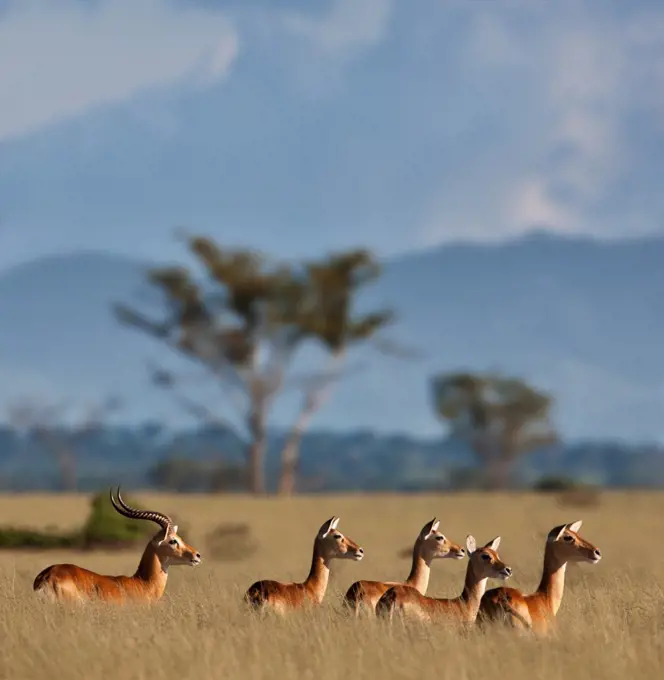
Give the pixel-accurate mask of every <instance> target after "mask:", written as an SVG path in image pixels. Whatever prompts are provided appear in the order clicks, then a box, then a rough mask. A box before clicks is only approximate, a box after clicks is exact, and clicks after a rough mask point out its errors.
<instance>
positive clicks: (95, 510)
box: [0, 492, 157, 550]
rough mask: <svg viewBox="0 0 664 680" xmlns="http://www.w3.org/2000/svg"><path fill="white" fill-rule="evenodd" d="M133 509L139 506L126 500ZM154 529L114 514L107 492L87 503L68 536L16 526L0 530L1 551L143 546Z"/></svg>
mask: <svg viewBox="0 0 664 680" xmlns="http://www.w3.org/2000/svg"><path fill="white" fill-rule="evenodd" d="M125 500H126V501H127V503H128V504H129V505H131V506H132V507H135V508H138V509H140V505H138V504H135V503H134V502H132V501H130V500H128V499H125ZM156 532H157V527H156V526H155V525H154V524H153V523H152V522H146V521H142V520H135V519H129V518H128V517H124V516H123V515H121V514H120V513H118V512H116V511H115V509H114V508H113V506H112V505H111V502H110V500H109V497H108V493H107V492H102V493H98V494H96V495H95V496H94V497H93V498H92V501H91V503H90V513H89V515H88V518H87V520H86V521H85V524H84V525H83V527H82V528H81V529H79V530H77V531H74V532H71V533H63V534H60V533H57V532H56V531H36V530H32V529H20V528H16V527H0V549H6V550H20V549H31V548H34V549H44V550H48V549H58V548H61V549H64V548H82V549H86V550H93V549H95V548H106V547H113V548H118V547H133V546H135V545H137V544H141V543H146V542H147V541H148V540H149V539H150V538H151V537H152V536H153V535H154V534H155V533H156Z"/></svg>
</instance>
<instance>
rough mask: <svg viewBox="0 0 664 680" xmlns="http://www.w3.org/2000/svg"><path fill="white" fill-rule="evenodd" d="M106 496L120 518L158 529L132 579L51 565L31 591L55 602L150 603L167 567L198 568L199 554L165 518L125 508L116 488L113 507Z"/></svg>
mask: <svg viewBox="0 0 664 680" xmlns="http://www.w3.org/2000/svg"><path fill="white" fill-rule="evenodd" d="M109 495H110V498H111V503H112V504H113V507H114V508H115V509H116V510H117V512H119V513H120V514H121V515H124V516H125V517H129V518H131V519H146V520H151V521H152V522H155V523H156V524H158V525H159V527H160V530H159V531H158V532H157V534H155V536H154V537H153V538H152V539H151V540H150V542H149V543H148V544H147V546H146V548H145V550H144V552H143V556H142V557H141V561H140V563H139V565H138V569H137V570H136V573H135V574H134V575H133V576H105V575H103V574H97V573H96V572H94V571H89V570H88V569H83V567H78V566H76V565H75V564H54V565H52V566H50V567H47V568H46V569H44V570H43V571H42V572H40V573H39V574H38V575H37V578H35V581H34V583H33V586H32V587H33V590H35V591H36V592H38V593H41V594H43V595H46V596H47V597H48V598H49V599H51V600H57V601H79V602H80V601H86V600H93V599H96V600H105V601H108V602H118V603H121V602H125V601H126V600H133V601H144V602H153V601H156V600H158V599H159V598H160V597H161V596H162V595H163V593H164V589H165V588H166V579H167V578H168V568H169V567H170V566H172V565H177V564H188V565H190V566H192V567H194V566H196V565H198V564H200V562H201V556H200V553H199V552H198V551H197V550H196V548H192V547H191V546H190V545H187V544H186V543H185V542H184V541H183V540H182V539H181V538H180V537H179V536H178V527H177V525H174V524H173V521H172V520H171V518H170V517H168V515H164V514H162V513H161V512H155V511H152V510H136V509H134V508H131V507H129V506H128V505H127V504H126V503H125V502H124V500H123V499H122V496H121V495H120V487H118V490H117V496H118V499H117V503H116V501H115V498H113V490H112V489H111V491H110V493H109Z"/></svg>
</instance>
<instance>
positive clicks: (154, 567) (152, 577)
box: [134, 542, 168, 593]
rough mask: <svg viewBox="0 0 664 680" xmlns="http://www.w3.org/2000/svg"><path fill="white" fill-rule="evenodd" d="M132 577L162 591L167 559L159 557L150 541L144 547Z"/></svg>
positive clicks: (166, 574)
mask: <svg viewBox="0 0 664 680" xmlns="http://www.w3.org/2000/svg"><path fill="white" fill-rule="evenodd" d="M134 578H135V579H136V580H137V581H141V582H143V583H144V584H145V586H152V587H154V588H155V590H157V591H161V592H162V593H163V591H164V588H165V587H166V580H167V578H168V561H167V560H162V559H161V558H160V557H159V555H158V554H157V551H156V550H155V549H154V546H153V545H152V542H150V543H148V545H147V546H146V547H145V550H144V551H143V556H142V557H141V561H140V562H139V563H138V569H137V570H136V573H135V574H134Z"/></svg>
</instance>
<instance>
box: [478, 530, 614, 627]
mask: <svg viewBox="0 0 664 680" xmlns="http://www.w3.org/2000/svg"><path fill="white" fill-rule="evenodd" d="M581 524H582V521H581V520H579V521H577V522H572V523H571V524H561V525H560V526H557V527H554V528H553V529H551V531H550V532H549V534H548V536H547V539H546V545H545V548H544V567H543V569H542V580H541V581H540V584H539V586H538V588H537V590H536V591H535V592H534V593H532V594H530V595H524V594H523V593H522V592H521V591H520V590H517V589H516V588H504V587H503V588H494V589H492V590H489V591H487V592H486V593H485V594H484V596H483V598H482V602H481V604H480V612H479V616H478V622H479V623H483V624H486V623H488V622H491V621H504V622H506V623H509V624H511V625H513V626H515V627H516V628H518V629H520V630H524V629H526V630H528V629H529V630H532V632H533V633H535V634H536V635H546V634H547V633H548V632H550V630H551V628H552V626H553V624H554V620H555V617H556V614H557V613H558V610H559V608H560V604H561V602H562V599H563V591H564V589H565V571H566V568H567V563H568V562H589V563H590V564H597V563H598V562H599V561H600V559H601V558H602V555H601V553H600V551H599V550H598V549H597V548H596V547H595V546H594V545H593V544H592V543H590V542H588V541H586V540H585V539H583V538H581V536H579V534H578V531H579V529H580V528H581Z"/></svg>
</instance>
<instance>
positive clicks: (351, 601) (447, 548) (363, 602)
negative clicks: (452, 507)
mask: <svg viewBox="0 0 664 680" xmlns="http://www.w3.org/2000/svg"><path fill="white" fill-rule="evenodd" d="M439 525H440V522H439V521H438V520H437V519H436V518H435V517H434V518H433V519H432V520H431V521H430V522H427V523H426V524H425V525H424V527H422V531H420V533H419V535H418V537H417V539H416V540H415V545H414V546H413V562H412V566H411V569H410V574H409V575H408V578H407V579H406V580H405V581H356V582H355V583H353V585H352V586H351V587H350V588H349V589H348V590H347V591H346V595H345V596H344V600H343V602H344V604H345V605H346V606H347V607H349V608H351V609H352V610H353V611H354V612H355V614H356V615H357V614H359V612H360V609H361V608H362V606H364V607H366V608H367V609H368V610H370V611H371V613H375V610H376V603H377V602H378V600H379V599H380V598H381V595H383V593H384V592H385V591H386V590H388V589H389V588H391V587H392V586H397V585H407V586H412V587H413V588H415V590H417V591H418V592H419V593H420V594H422V595H424V594H425V593H426V590H427V587H428V586H429V576H430V573H431V562H432V561H433V560H435V559H441V558H442V559H445V558H448V559H454V560H462V559H463V558H464V557H465V555H466V551H465V550H464V549H463V548H462V547H461V546H459V545H457V544H456V543H452V541H450V540H449V539H448V538H447V537H445V536H444V535H443V534H441V533H440V532H439V531H438V526H439Z"/></svg>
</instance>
